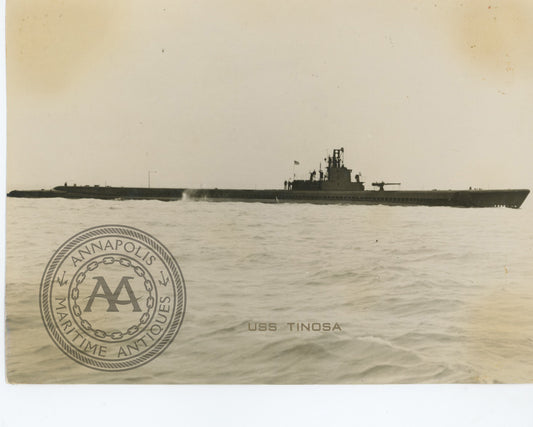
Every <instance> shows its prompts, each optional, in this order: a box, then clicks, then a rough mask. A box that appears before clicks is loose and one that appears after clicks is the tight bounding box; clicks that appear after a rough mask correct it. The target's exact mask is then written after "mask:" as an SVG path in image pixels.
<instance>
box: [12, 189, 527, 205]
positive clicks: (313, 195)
mask: <svg viewBox="0 0 533 427" xmlns="http://www.w3.org/2000/svg"><path fill="white" fill-rule="evenodd" d="M528 194H529V190H434V191H320V190H317V191H308V190H307V191H298V190H234V189H183V188H141V187H70V186H68V187H65V186H59V187H55V188H54V189H52V190H31V191H19V190H15V191H12V192H10V193H9V194H8V196H9V197H25V198H54V197H61V198H67V199H82V198H85V199H103V200H117V199H118V200H162V201H171V200H181V199H190V200H212V201H226V200H227V201H247V202H272V203H276V202H306V203H350V204H361V205H372V204H383V205H404V206H455V207H479V208H481V207H508V208H515V209H516V208H519V207H520V206H521V205H522V203H523V202H524V200H525V199H526V197H527V195H528Z"/></svg>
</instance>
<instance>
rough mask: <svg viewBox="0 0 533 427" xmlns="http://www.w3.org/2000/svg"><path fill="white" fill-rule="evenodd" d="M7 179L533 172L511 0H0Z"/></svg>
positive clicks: (502, 177)
mask: <svg viewBox="0 0 533 427" xmlns="http://www.w3.org/2000/svg"><path fill="white" fill-rule="evenodd" d="M6 29H7V79H8V92H7V95H8V111H7V114H8V132H7V135H8V157H7V158H8V183H7V186H8V190H11V189H14V188H19V189H30V188H50V187H53V186H55V185H59V184H62V183H63V182H65V181H68V182H69V183H77V184H78V185H83V184H91V185H92V184H100V185H104V184H107V185H116V186H145V185H147V174H148V171H149V170H152V171H157V172H156V173H153V174H152V177H151V178H152V186H160V187H202V186H203V187H204V188H207V187H218V188H224V187H233V188H281V187H282V186H283V181H284V180H285V179H286V178H288V177H289V176H290V175H291V174H292V170H293V161H294V160H298V161H299V162H300V166H297V167H296V172H297V174H298V175H300V176H302V177H303V176H304V174H305V175H307V172H308V171H309V170H312V169H316V168H318V166H319V162H320V161H321V160H322V159H323V158H324V156H325V155H326V152H327V151H328V150H329V151H331V150H332V149H333V148H337V147H344V149H345V162H346V164H347V166H348V167H351V168H353V169H354V172H359V171H361V172H362V173H363V177H364V179H365V180H367V181H371V180H377V179H379V180H382V179H383V180H389V181H398V182H402V188H404V189H417V188H420V189H431V188H442V189H448V188H468V187H469V186H475V187H483V188H511V187H514V188H533V168H532V167H531V161H532V159H533V144H532V138H533V117H532V116H533V114H532V113H533V43H531V41H532V40H533V3H532V2H530V1H527V0H522V1H521V0H505V1H496V0H464V1H460V0H450V1H438V0H433V1H426V0H424V1H422V0H411V1H409V0H404V1H401V0H380V1H368V0H364V1H356V0H349V1H326V0H321V1H315V0H302V1H290V0H283V1H276V0H268V1H263V0H255V1H249V0H228V1H213V0H211V1H203V0H199V1H176V0H172V1H171V0H168V1H166V0H152V1H149V2H148V1H139V0H127V1H109V0H91V1H87V0H64V1H58V0H8V1H7V24H6Z"/></svg>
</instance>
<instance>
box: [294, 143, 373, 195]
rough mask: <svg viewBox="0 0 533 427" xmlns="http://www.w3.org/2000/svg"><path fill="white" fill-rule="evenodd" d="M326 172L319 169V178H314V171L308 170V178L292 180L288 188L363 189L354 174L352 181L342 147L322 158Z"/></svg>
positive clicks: (303, 189)
mask: <svg viewBox="0 0 533 427" xmlns="http://www.w3.org/2000/svg"><path fill="white" fill-rule="evenodd" d="M324 161H325V162H326V165H327V166H326V172H325V173H324V172H323V171H322V167H320V170H319V179H318V180H315V177H316V171H313V172H310V176H309V179H308V180H294V181H293V182H292V183H291V186H290V188H291V189H292V190H297V191H310V190H315V191H317V190H319V191H320V190H321V191H364V189H365V186H364V183H363V182H362V181H360V177H359V175H355V181H352V177H351V176H352V170H351V169H348V168H347V167H346V166H344V148H343V147H341V148H335V149H334V150H333V154H332V155H331V156H328V157H326V158H325V159H324Z"/></svg>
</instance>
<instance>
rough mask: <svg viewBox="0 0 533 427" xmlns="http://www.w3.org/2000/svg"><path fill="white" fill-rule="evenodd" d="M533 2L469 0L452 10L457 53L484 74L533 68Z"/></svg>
mask: <svg viewBox="0 0 533 427" xmlns="http://www.w3.org/2000/svg"><path fill="white" fill-rule="evenodd" d="M532 6H533V5H532V4H530V2H529V1H525V0H470V1H468V2H461V3H460V6H458V7H457V8H456V14H454V15H453V16H454V26H453V38H454V42H455V45H456V47H457V48H458V51H459V52H460V57H461V58H462V60H464V61H466V63H467V64H468V65H470V66H471V67H474V68H475V69H476V70H478V71H481V72H482V73H483V76H484V77H486V76H487V75H491V76H500V77H501V76H507V77H509V76H512V75H513V73H515V71H517V69H519V71H520V72H521V73H522V72H523V73H528V71H530V70H532V69H533V61H532V57H533V46H532V45H531V40H532V38H533V7H532Z"/></svg>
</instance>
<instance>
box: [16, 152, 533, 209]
mask: <svg viewBox="0 0 533 427" xmlns="http://www.w3.org/2000/svg"><path fill="white" fill-rule="evenodd" d="M324 160H325V164H326V166H325V170H322V166H320V169H319V171H318V176H317V172H316V170H315V171H312V172H310V174H309V179H305V180H303V179H301V180H300V179H290V180H286V181H285V182H284V183H283V189H271V190H249V189H218V188H212V189H188V188H149V187H148V188H146V187H110V186H105V187H101V186H98V185H95V186H89V185H85V186H77V185H67V183H65V185H62V186H57V187H54V188H53V189H51V190H29V191H28V190H13V191H11V192H9V193H8V194H7V196H8V197H25V198H55V197H60V198H67V199H83V198H86V199H104V200H162V201H172V200H184V199H185V200H209V201H247V202H271V203H276V202H304V203H324V204H332V203H335V204H339V203H347V204H348V203H349V204H361V205H374V204H382V205H402V206H451V207H466V208H482V207H507V208H514V209H518V208H520V206H521V205H522V203H523V202H524V200H525V199H526V197H527V196H528V194H529V190H528V189H507V190H481V189H472V188H470V189H468V190H430V191H428V190H418V191H416V190H415V191H407V190H389V189H387V190H386V189H385V187H386V186H387V187H388V186H392V185H395V186H396V185H400V183H399V182H384V181H381V182H373V183H371V184H372V187H374V188H373V189H370V190H369V189H366V188H365V183H364V182H363V181H361V176H360V174H355V176H354V179H353V180H352V170H351V169H348V168H347V167H346V166H345V165H344V148H336V149H334V150H333V154H332V155H328V156H327V157H326V158H325V159H324ZM295 164H296V162H295Z"/></svg>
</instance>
